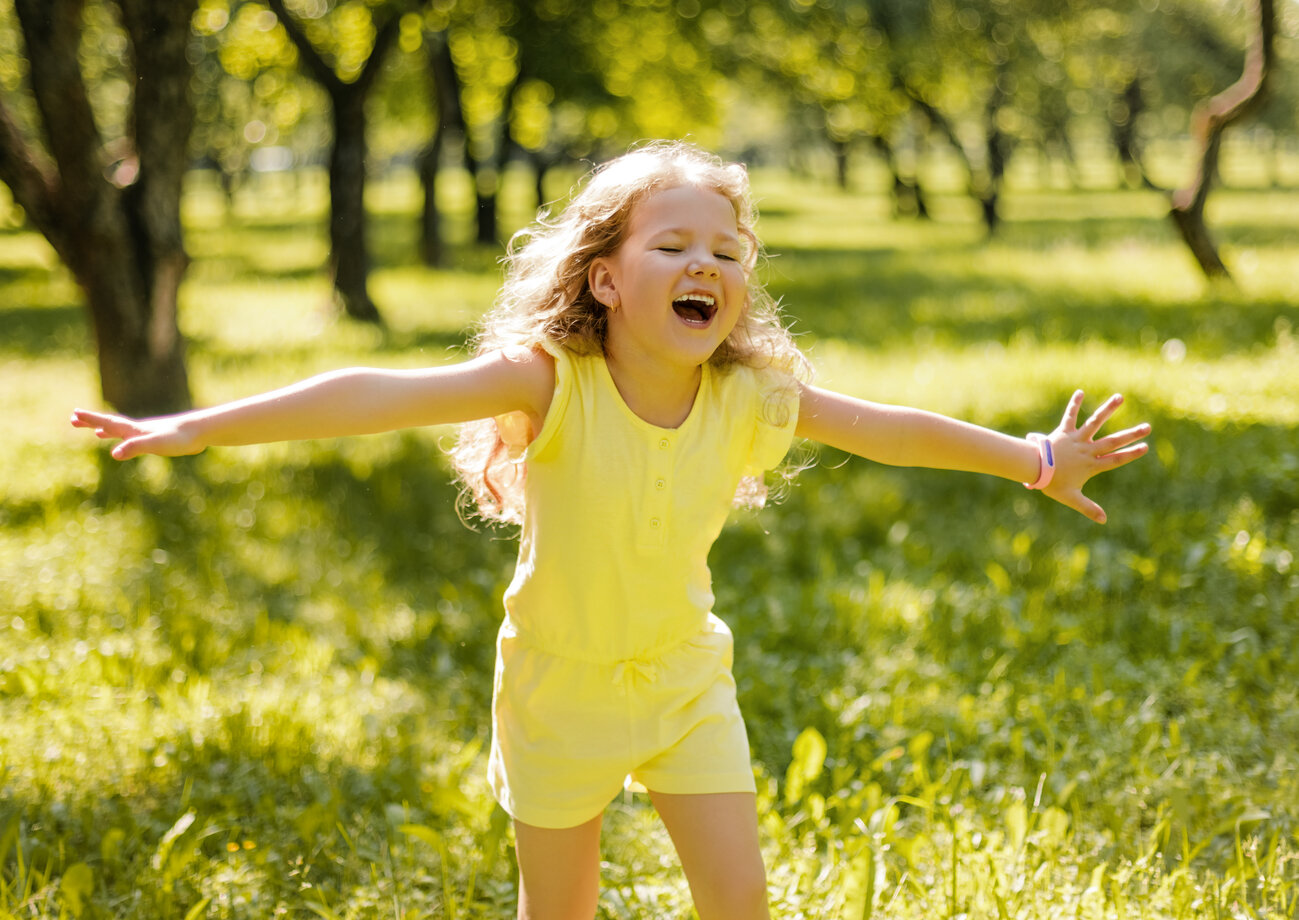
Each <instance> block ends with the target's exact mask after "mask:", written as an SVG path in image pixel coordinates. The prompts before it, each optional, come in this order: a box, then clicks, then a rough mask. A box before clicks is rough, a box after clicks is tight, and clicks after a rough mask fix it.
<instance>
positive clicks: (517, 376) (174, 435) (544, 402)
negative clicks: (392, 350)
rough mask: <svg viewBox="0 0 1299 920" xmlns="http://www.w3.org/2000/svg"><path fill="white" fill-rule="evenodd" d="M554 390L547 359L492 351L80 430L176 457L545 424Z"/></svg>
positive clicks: (123, 448)
mask: <svg viewBox="0 0 1299 920" xmlns="http://www.w3.org/2000/svg"><path fill="white" fill-rule="evenodd" d="M554 385H555V370H554V363H553V360H552V359H551V358H550V357H549V356H548V355H545V354H544V353H537V352H519V353H516V354H511V355H509V356H506V355H505V354H504V353H502V352H493V353H490V354H486V355H483V356H481V357H478V358H475V359H473V360H471V361H466V362H464V363H462V364H454V365H450V366H447V367H435V368H425V369H420V370H379V369H374V368H349V369H347V370H341V371H332V372H330V373H327V374H321V375H319V376H317V377H311V378H309V379H307V380H304V381H302V382H300V383H296V384H293V385H291V386H287V387H284V388H282V389H279V390H273V391H271V392H269V393H263V394H261V395H260V396H252V397H249V398H248V399H241V400H238V401H236V402H231V403H226V404H224V405H221V406H215V407H213V408H210V409H196V410H194V411H193V412H183V413H181V414H179V415H170V416H164V417H160V418H150V419H132V418H127V417H125V416H120V415H112V414H110V413H104V412H91V411H88V410H85V409H76V410H74V411H73V413H72V424H73V425H74V426H76V427H77V428H90V429H93V430H94V432H95V434H96V435H97V436H99V437H100V438H117V439H121V443H120V444H118V445H117V446H115V447H114V448H113V450H112V454H113V456H114V457H116V458H117V459H118V460H127V459H129V458H131V457H135V456H138V455H140V454H146V453H149V454H159V455H161V456H165V457H176V456H182V455H185V454H196V453H198V452H199V451H201V450H203V449H204V448H205V447H214V446H218V445H227V446H233V445H240V444H260V443H265V442H268V441H293V440H306V439H311V438H332V437H342V436H345V435H357V434H374V433H377V432H381V431H393V430H396V429H399V428H414V427H418V426H422V425H443V424H453V423H457V422H467V421H471V420H473V419H478V418H490V417H492V416H496V415H502V414H504V413H506V412H512V411H522V412H524V413H526V414H527V415H528V416H529V419H530V420H531V421H532V424H533V430H534V431H537V430H540V428H541V422H542V420H543V419H544V418H545V415H546V410H547V409H548V408H549V405H550V397H551V393H552V391H553V390H554Z"/></svg>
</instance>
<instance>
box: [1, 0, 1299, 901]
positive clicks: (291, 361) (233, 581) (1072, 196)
mask: <svg viewBox="0 0 1299 920" xmlns="http://www.w3.org/2000/svg"><path fill="white" fill-rule="evenodd" d="M1260 14H1266V17H1268V18H1270V26H1271V28H1272V29H1273V30H1274V33H1273V34H1271V35H1270V36H1267V40H1266V42H1265V43H1264V42H1263V38H1264V36H1263V33H1262V31H1261V30H1260V28H1259V25H1258V21H1257V17H1258V16H1259V15H1260ZM1297 32H1299V4H1296V3H1295V2H1293V0H1286V2H1281V3H1279V4H1276V5H1275V6H1274V5H1273V4H1271V3H1266V2H1265V3H1261V4H1257V5H1255V4H1250V3H1243V2H1242V3H1237V2H1230V0H1142V2H1139V3H1106V2H1094V3H1089V2H1080V0H1079V2H1050V3H1048V2H1044V0H1043V2H1033V0H1023V2H1013V3H1012V2H1008V0H930V2H915V0H912V2H895V3H872V2H849V0H815V2H811V0H755V2H746V3H739V2H736V0H720V2H713V0H675V2H670V0H639V2H624V3H613V2H608V0H597V2H595V3H590V4H588V3H580V4H579V3H571V2H566V0H542V2H536V3H512V2H506V0H474V2H464V3H448V2H432V3H424V4H419V3H416V2H414V0H412V2H409V3H398V2H389V0H368V2H361V0H309V2H308V0H299V2H291V3H288V4H287V7H286V5H285V4H284V3H281V2H270V3H269V4H261V3H256V2H239V0H201V2H194V0H190V2H165V3H164V2H161V0H153V2H148V0H117V2H107V0H104V2H94V0H92V2H86V3H82V2H74V0H48V2H44V0H42V2H37V0H0V178H2V179H3V181H4V183H5V185H4V186H0V380H3V384H4V390H3V394H4V395H3V406H4V413H3V414H4V419H5V422H6V425H5V427H6V437H5V438H3V439H0V470H2V471H3V473H0V477H2V478H0V499H2V504H0V725H2V726H3V729H2V730H0V917H15V918H17V917H23V918H26V917H75V918H82V917H87V918H100V917H129V918H169V917H177V918H186V920H190V918H200V917H214V918H215V917H221V918H234V917H240V918H242V917H248V918H262V917H325V918H353V917H355V918H369V917H393V918H406V917H410V918H415V917H502V916H508V915H511V914H512V911H513V899H514V887H513V886H514V879H513V864H512V863H513V860H512V858H511V853H510V835H509V830H508V824H507V822H506V821H505V820H504V817H503V815H502V813H501V812H500V810H499V809H497V808H496V807H495V806H494V804H493V803H492V801H491V797H490V794H489V792H488V790H487V788H486V783H485V779H484V773H485V770H484V766H485V764H484V761H485V745H486V741H487V731H488V724H487V723H488V719H487V714H488V707H489V702H490V693H491V662H492V654H493V639H494V634H495V628H496V625H497V623H498V622H499V616H500V614H499V606H500V596H501V593H502V591H503V589H504V586H505V584H506V583H507V581H508V578H509V575H510V572H511V568H512V562H513V554H514V543H513V541H512V539H511V534H510V533H509V531H507V530H494V529H492V528H489V527H485V526H482V525H473V526H466V524H465V523H462V521H461V519H460V517H459V516H458V515H457V510H456V509H457V495H456V490H455V488H454V487H453V485H452V484H451V482H450V477H449V474H448V467H447V463H446V461H445V458H444V457H443V456H442V454H441V453H440V450H439V448H440V447H441V446H442V445H445V444H446V443H447V440H448V439H449V438H450V437H451V436H452V432H450V431H441V430H431V431H415V432H406V433H401V434H394V435H388V436H382V437H370V438H359V439H354V440H350V441H343V442H330V443H296V444H274V445H266V446H262V447H255V448H247V449H240V450H212V451H209V452H207V453H206V454H204V455H202V456H199V457H196V458H189V459H185V460H177V461H163V460H159V459H157V458H145V459H142V460H140V461H137V462H133V463H130V464H126V465H119V464H114V463H113V462H112V461H111V460H107V459H106V458H105V452H104V450H103V448H102V446H101V445H98V444H96V443H93V441H92V439H90V438H88V437H87V436H86V435H85V434H84V433H78V432H73V431H72V430H71V429H70V428H68V427H67V416H68V412H69V410H70V408H71V407H72V406H74V405H87V404H96V403H99V402H101V401H105V402H107V403H109V404H113V405H117V406H119V407H121V408H126V409H132V410H140V409H145V410H149V411H165V410H169V409H177V408H182V407H184V406H185V405H188V404H190V402H191V401H192V402H194V403H196V404H210V403H213V402H216V401H220V400H224V399H229V398H235V397H238V396H241V395H246V394H248V393H252V392H256V391H260V390H264V389H267V388H270V387H274V386H278V385H281V384H284V383H287V382H290V381H293V380H296V379H298V378H300V377H303V376H305V375H308V374H312V373H316V372H319V371H325V370H329V369H334V368H337V367H340V366H345V365H352V364H368V365H378V366H387V367H404V366H418V365H427V364H430V363H443V362H450V361H454V360H457V359H458V358H460V357H461V356H463V354H464V353H465V352H464V349H465V344H466V341H467V337H468V335H469V333H470V331H471V330H472V326H473V324H474V322H475V321H476V320H477V319H478V318H479V317H480V316H481V315H482V313H483V312H484V311H485V310H486V309H487V308H488V306H489V305H490V303H491V301H492V298H493V296H494V293H495V290H496V287H497V285H498V283H499V280H500V266H499V262H498V260H499V257H500V255H501V254H502V251H503V243H502V241H503V240H504V239H506V238H507V237H508V235H509V234H510V233H512V232H513V231H514V230H516V229H518V228H519V227H521V226H524V225H525V224H526V223H527V222H528V221H530V220H531V219H532V217H533V216H534V215H535V213H536V209H537V206H538V203H539V202H540V203H545V202H555V201H559V202H562V200H563V199H564V198H565V197H566V196H567V195H568V194H569V191H570V189H571V187H572V185H573V183H574V182H575V181H577V180H578V179H579V178H580V176H581V175H582V174H583V173H584V172H585V171H586V169H588V168H589V166H590V165H591V164H592V163H594V162H598V161H599V160H600V159H602V158H604V157H607V156H609V155H613V154H616V153H618V152H621V151H622V150H625V149H626V148H627V146H628V144H630V143H632V142H634V141H636V140H638V139H642V138H647V137H690V138H692V139H694V140H696V141H698V142H700V143H702V144H704V145H705V146H708V147H710V148H712V149H715V150H717V151H718V152H720V153H722V154H724V155H726V156H728V157H736V158H742V159H744V160H745V161H746V162H748V163H749V164H750V165H751V168H752V173H753V185H754V190H755V193H756V195H757V197H758V199H759V208H760V212H761V215H762V216H761V218H760V223H759V232H760V234H761V236H762V237H763V239H764V241H765V243H766V244H767V248H768V250H769V258H768V259H767V260H766V261H765V262H764V264H763V266H762V269H761V271H762V272H763V276H764V278H765V279H766V280H767V282H768V284H769V285H770V287H771V289H772V290H773V292H774V293H776V294H777V295H778V296H779V297H781V299H782V301H783V303H784V305H785V308H786V311H787V313H788V316H789V320H790V323H791V325H792V327H793V329H794V330H795V332H796V333H797V334H798V335H799V336H800V341H801V342H802V343H803V344H804V345H805V346H806V348H807V350H808V352H809V353H810V355H811V357H812V359H813V361H814V363H815V365H816V368H817V373H818V380H819V382H821V383H823V384H824V385H827V386H830V387H834V388H838V389H843V390H846V391H848V392H852V393H855V394H857V395H861V396H865V397H868V398H873V399H878V400H881V401H893V402H901V403H906V404H910V405H917V406H922V407H925V408H930V409H934V410H937V411H941V412H946V413H949V414H953V415H957V416H960V417H963V418H967V419H970V420H972V421H975V422H979V423H981V424H986V425H991V426H994V427H997V428H1001V429H1004V430H1008V431H1012V432H1023V431H1029V430H1040V429H1049V428H1050V427H1051V426H1053V425H1054V423H1055V422H1056V420H1057V419H1058V415H1059V412H1060V410H1061V408H1062V407H1063V404H1064V402H1065V400H1066V398H1067V396H1068V394H1069V393H1070V392H1071V391H1072V389H1073V388H1074V387H1076V386H1081V387H1084V388H1085V389H1086V390H1087V391H1088V393H1089V394H1090V396H1089V404H1092V405H1094V404H1095V403H1096V402H1097V401H1098V400H1099V399H1101V398H1103V396H1104V395H1105V394H1107V393H1108V392H1110V391H1113V390H1119V391H1122V392H1123V393H1125V394H1126V396H1127V403H1126V405H1125V407H1124V409H1123V410H1122V411H1121V413H1120V415H1119V417H1118V419H1117V420H1116V423H1117V424H1128V423H1135V422H1137V421H1140V420H1148V421H1151V422H1152V423H1153V424H1154V428H1155V430H1154V434H1153V436H1152V438H1151V446H1152V450H1151V453H1150V455H1149V456H1148V457H1147V458H1145V459H1143V460H1142V461H1141V462H1140V463H1138V464H1135V465H1134V466H1131V467H1128V468H1126V469H1124V470H1123V471H1122V472H1120V473H1117V474H1115V475H1112V476H1107V477H1103V478H1102V479H1100V480H1098V481H1095V482H1094V483H1093V484H1092V485H1091V488H1090V490H1089V491H1090V492H1091V494H1093V495H1094V497H1095V498H1097V499H1098V500H1099V501H1100V502H1101V504H1102V505H1104V506H1105V507H1106V509H1107V510H1108V511H1109V514H1110V523H1109V524H1107V525H1106V526H1104V527H1097V526H1095V525H1092V524H1090V523H1088V522H1087V521H1085V520H1083V519H1082V518H1081V517H1079V516H1077V515H1075V514H1073V513H1072V512H1070V511H1068V510H1067V509H1064V508H1062V507H1059V506H1054V505H1052V504H1051V503H1049V502H1047V501H1045V500H1043V499H1042V498H1041V497H1040V496H1037V495H1031V494H1029V493H1027V492H1025V491H1024V490H1023V489H1022V488H1020V487H1018V486H1016V485H1015V484H1012V483H1005V482H1000V481H984V480H982V479H979V478H977V477H971V476H966V475H962V474H953V473H937V472H929V471H900V470H891V469H887V468H882V467H874V466H871V465H869V464H866V463H865V462H863V461H849V460H848V459H847V458H846V457H843V456H840V455H836V454H834V453H833V452H831V451H822V452H820V453H819V454H816V455H813V456H811V457H808V458H804V459H809V460H812V461H814V463H813V465H812V466H811V467H810V468H808V469H806V470H805V471H803V472H802V473H801V474H800V475H799V476H798V477H797V479H796V480H795V481H794V483H793V484H792V485H790V486H788V487H787V488H785V489H783V490H781V491H783V493H784V494H783V497H782V500H781V501H779V502H777V503H774V504H771V505H770V506H769V507H768V508H766V509H764V510H762V511H760V512H752V513H741V514H737V516H736V520H735V522H734V523H733V525H732V526H731V527H730V528H729V529H728V530H727V531H726V533H725V534H724V535H723V537H722V539H721V541H720V542H719V544H718V545H717V547H716V549H715V551H714V554H713V557H712V560H711V561H712V564H713V569H714V577H715V581H716V587H717V610H718V612H719V613H720V614H721V615H723V617H724V618H725V619H727V621H728V622H729V623H730V624H731V626H732V627H733V629H734V630H735V632H736V634H737V642H736V667H735V670H736V676H737V680H738V683H739V688H740V696H741V704H742V706H743V708H744V710H745V712H746V715H747V718H748V721H749V725H750V735H751V741H752V745H753V748H754V760H755V769H756V771H757V775H758V782H759V790H760V793H759V805H760V809H761V820H762V833H763V845H764V852H765V855H766V858H767V862H768V866H769V870H770V887H771V899H772V909H773V914H774V916H775V917H777V918H793V917H851V918H854V920H855V918H858V917H873V916H879V917H898V918H911V917H952V918H956V917H972V918H974V917H989V918H993V917H995V918H1005V917H1027V918H1039V917H1042V918H1045V917H1057V916H1069V917H1094V918H1102V917H1157V918H1163V917H1176V918H1183V917H1204V918H1214V920H1218V918H1222V917H1294V916H1295V915H1296V912H1297V911H1299V804H1297V803H1299V682H1297V681H1296V677H1299V673H1297V672H1299V664H1296V662H1297V661H1299V623H1297V622H1296V613H1297V612H1299V611H1297V609H1296V608H1297V606H1299V605H1297V603H1296V599H1297V598H1299V569H1296V568H1295V561H1294V553H1295V552H1296V547H1297V546H1299V438H1297V437H1296V425H1297V424H1299V373H1297V372H1296V368H1297V367H1299V345H1297V344H1296V341H1295V325H1296V323H1299V306H1297V304H1299V140H1297V139H1296V130H1295V115H1296V112H1297V111H1299V105H1297V98H1299V94H1297V92H1296V82H1295V64H1296V42H1295V38H1296V34H1297ZM1263 44H1266V51H1267V54H1266V63H1267V65H1268V66H1267V67H1266V68H1264V69H1263V70H1262V71H1256V72H1255V73H1254V77H1258V76H1260V75H1261V74H1265V82H1266V89H1267V93H1266V97H1265V98H1263V99H1262V101H1261V105H1258V106H1256V107H1251V108H1249V110H1248V111H1247V112H1241V113H1240V114H1241V116H1242V117H1241V118H1240V119H1239V121H1237V122H1236V123H1234V124H1232V125H1230V126H1228V127H1227V129H1226V133H1225V134H1223V135H1222V144H1221V160H1220V162H1218V163H1217V164H1212V163H1210V164H1209V165H1210V166H1211V167H1212V168H1211V169H1209V170H1208V173H1207V176H1206V178H1207V179H1208V180H1209V181H1206V182H1204V183H1203V184H1202V187H1203V189H1204V190H1205V191H1206V192H1208V198H1207V205H1206V206H1205V210H1204V215H1203V216H1204V218H1205V222H1206V224H1207V227H1208V229H1209V231H1210V233H1211V235H1212V237H1213V239H1214V240H1215V242H1216V244H1217V249H1218V253H1219V254H1220V256H1221V260H1222V263H1223V267H1224V268H1225V269H1227V271H1228V272H1229V276H1223V275H1222V274H1221V273H1219V274H1218V275H1217V276H1215V277H1208V276H1206V273H1205V272H1204V271H1203V270H1202V268H1201V267H1200V264H1199V262H1198V261H1197V259H1196V258H1194V257H1193V256H1192V253H1191V251H1190V249H1189V248H1188V246H1187V245H1186V244H1185V243H1184V242H1183V240H1182V237H1181V235H1180V234H1179V231H1178V229H1177V227H1176V225H1175V223H1174V221H1173V220H1171V219H1170V216H1169V210H1170V202H1171V201H1172V200H1173V195H1172V192H1171V190H1172V189H1176V188H1190V187H1192V186H1194V185H1195V181H1196V180H1195V177H1196V174H1197V170H1198V169H1200V167H1201V166H1202V165H1203V164H1204V163H1205V157H1204V154H1205V149H1206V148H1205V138H1206V135H1204V134H1203V132H1201V131H1199V130H1198V129H1197V122H1196V120H1195V119H1194V118H1193V114H1192V113H1193V112H1194V111H1195V110H1196V107H1197V106H1203V105H1205V104H1207V103H1208V102H1209V101H1210V100H1211V98H1212V97H1214V95H1215V94H1217V93H1220V92H1221V91H1223V90H1224V89H1226V88H1227V87H1228V86H1230V85H1231V84H1232V83H1233V81H1236V80H1238V79H1241V80H1242V83H1241V84H1240V85H1243V86H1246V87H1247V88H1248V84H1249V83H1250V79H1251V77H1250V74H1251V70H1250V65H1249V63H1248V62H1249V61H1251V60H1254V61H1260V60H1263V58H1262V57H1261V56H1260V55H1261V49H1262V47H1263ZM33 48H35V50H33ZM1249 49H1256V53H1253V54H1252V53H1251V51H1250V50H1249ZM72 64H76V65H77V66H71V65H72ZM1256 82H1257V81H1256ZM1221 98H1222V97H1219V101H1221ZM358 119H359V120H358ZM604 842H605V853H606V860H607V862H606V864H605V866H604V871H603V875H604V887H605V890H604V894H603V896H602V899H601V902H600V911H601V916H602V917H635V918H641V917H664V916H686V915H688V914H689V907H688V903H689V902H688V894H687V891H686V888H685V883H684V880H683V879H682V878H681V876H680V873H679V870H678V869H677V868H676V867H675V858H674V856H673V854H672V851H671V847H670V844H669V842H668V841H667V839H666V835H665V833H664V832H663V830H662V829H661V827H660V826H659V825H658V823H657V821H656V819H655V818H654V816H653V813H652V811H651V810H650V809H649V808H648V806H647V804H646V803H645V802H644V801H643V800H634V801H619V802H617V803H614V804H613V805H612V806H611V808H610V810H609V812H608V815H607V818H606V825H605V837H604Z"/></svg>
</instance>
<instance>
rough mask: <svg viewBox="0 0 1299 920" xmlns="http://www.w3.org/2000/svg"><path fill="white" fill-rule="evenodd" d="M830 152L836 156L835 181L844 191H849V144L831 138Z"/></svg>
mask: <svg viewBox="0 0 1299 920" xmlns="http://www.w3.org/2000/svg"><path fill="white" fill-rule="evenodd" d="M829 142H830V150H831V152H832V153H833V154H834V181H835V185H837V186H838V187H839V188H840V189H842V190H843V191H847V190H848V142H847V141H841V140H835V139H834V138H833V137H832V138H829Z"/></svg>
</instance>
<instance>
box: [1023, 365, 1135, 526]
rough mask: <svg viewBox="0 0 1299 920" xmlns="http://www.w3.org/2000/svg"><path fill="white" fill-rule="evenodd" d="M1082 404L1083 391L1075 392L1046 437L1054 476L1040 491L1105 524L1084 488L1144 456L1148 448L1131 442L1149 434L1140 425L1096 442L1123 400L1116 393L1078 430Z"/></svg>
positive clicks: (1097, 506) (1097, 507)
mask: <svg viewBox="0 0 1299 920" xmlns="http://www.w3.org/2000/svg"><path fill="white" fill-rule="evenodd" d="M1082 404H1083V391H1082V390H1078V391H1077V392H1075V393H1074V394H1073V397H1072V398H1071V399H1070V400H1069V405H1068V406H1066V407H1065V410H1064V417H1063V418H1062V419H1060V424H1059V425H1058V426H1056V429H1055V431H1053V432H1051V434H1050V435H1048V438H1049V439H1050V441H1051V449H1052V451H1053V452H1054V453H1055V475H1054V477H1052V479H1051V483H1050V485H1048V486H1047V487H1046V488H1045V489H1043V490H1042V491H1043V493H1044V494H1045V495H1047V496H1049V497H1050V498H1053V499H1055V500H1056V501H1058V502H1060V503H1061V504H1062V505H1068V506H1069V507H1070V508H1073V509H1074V510H1075V511H1077V512H1078V513H1080V514H1082V515H1085V516H1086V517H1088V518H1091V519H1092V520H1093V521H1095V522H1096V523H1098V524H1104V523H1105V511H1104V509H1102V508H1101V506H1100V505H1098V504H1096V503H1095V502H1094V501H1092V500H1091V499H1090V498H1088V497H1087V496H1085V495H1083V493H1082V490H1083V486H1085V485H1086V484H1087V480H1089V479H1091V478H1092V477H1093V476H1095V475H1096V474H1097V473H1105V472H1109V471H1110V470H1115V469H1118V468H1119V467H1121V466H1124V465H1126V464H1128V463H1131V462H1132V461H1133V460H1136V459H1137V458H1138V457H1142V456H1144V455H1145V454H1146V451H1147V450H1149V446H1148V445H1146V444H1133V442H1134V441H1139V440H1140V439H1141V438H1144V437H1145V436H1146V435H1148V434H1150V425H1148V424H1146V423H1144V422H1143V423H1142V424H1140V425H1135V426H1133V427H1132V428H1127V429H1125V430H1123V431H1120V432H1117V433H1116V434H1111V435H1107V436H1105V437H1103V438H1099V439H1097V438H1096V434H1097V433H1098V432H1099V431H1100V429H1101V427H1102V426H1103V425H1104V424H1105V423H1106V422H1107V421H1109V418H1110V416H1111V415H1113V414H1114V412H1115V410H1117V409H1118V407H1119V406H1120V405H1122V404H1123V397H1122V396H1120V395H1119V394H1117V393H1116V394H1114V395H1113V396H1111V397H1110V398H1109V399H1107V400H1105V402H1103V403H1102V404H1101V406H1100V408H1099V409H1097V410H1096V411H1095V412H1093V413H1092V414H1091V417H1090V418H1088V419H1087V421H1086V422H1084V423H1083V424H1082V425H1081V426H1080V425H1079V424H1078V413H1079V411H1080V410H1081V409H1082Z"/></svg>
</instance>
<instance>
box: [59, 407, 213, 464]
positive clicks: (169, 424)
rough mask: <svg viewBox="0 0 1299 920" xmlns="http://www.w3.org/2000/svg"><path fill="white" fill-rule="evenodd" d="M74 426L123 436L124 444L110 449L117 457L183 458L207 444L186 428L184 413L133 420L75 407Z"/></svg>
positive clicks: (98, 434)
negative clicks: (151, 456) (154, 456)
mask: <svg viewBox="0 0 1299 920" xmlns="http://www.w3.org/2000/svg"><path fill="white" fill-rule="evenodd" d="M72 426H73V427H74V428H90V429H93V430H94V432H95V437H97V438H102V439H110V438H120V439H121V442H122V443H121V444H118V445H116V446H115V447H114V448H113V449H112V450H111V451H110V453H111V454H112V455H113V458H114V459H116V460H129V459H131V458H132V457H138V456H139V455H140V454H157V455H158V456H160V457H183V456H186V455H188V454H197V453H199V452H200V451H201V450H203V444H202V443H200V442H199V441H198V440H197V439H196V438H195V437H194V435H193V433H192V432H191V431H189V430H188V429H187V428H186V427H185V425H184V424H183V422H182V417H181V416H164V417H162V418H148V419H133V418H127V417H126V416H124V415H111V414H109V413H107V412H91V411H90V410H88V409H73V410H72Z"/></svg>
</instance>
